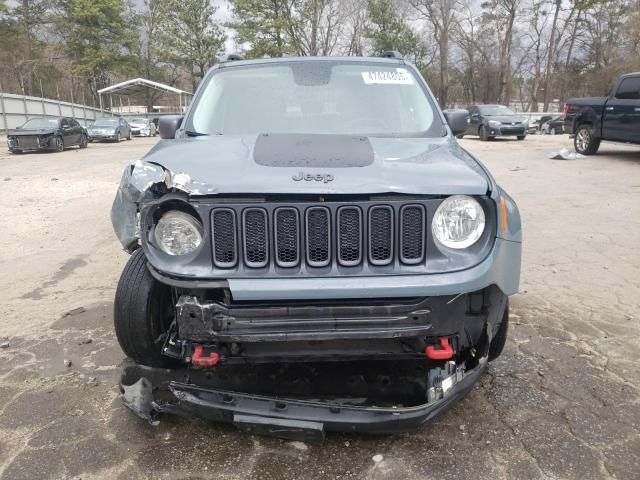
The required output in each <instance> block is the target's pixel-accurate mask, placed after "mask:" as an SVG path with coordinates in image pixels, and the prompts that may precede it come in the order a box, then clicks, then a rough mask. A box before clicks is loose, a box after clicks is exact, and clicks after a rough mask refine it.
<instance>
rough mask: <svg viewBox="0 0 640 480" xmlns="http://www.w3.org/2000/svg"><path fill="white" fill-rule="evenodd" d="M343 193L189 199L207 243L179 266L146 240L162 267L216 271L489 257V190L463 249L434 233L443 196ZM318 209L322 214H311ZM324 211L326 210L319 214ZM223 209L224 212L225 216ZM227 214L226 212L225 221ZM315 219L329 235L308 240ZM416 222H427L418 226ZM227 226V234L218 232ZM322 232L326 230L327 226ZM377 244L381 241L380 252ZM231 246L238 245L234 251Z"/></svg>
mask: <svg viewBox="0 0 640 480" xmlns="http://www.w3.org/2000/svg"><path fill="white" fill-rule="evenodd" d="M343 198H344V199H342V198H340V197H337V198H335V199H331V200H324V199H323V198H320V197H315V198H313V197H311V196H309V199H306V198H305V197H303V196H298V197H295V196H291V197H289V198H288V197H286V196H284V197H283V198H281V199H278V200H269V199H263V198H256V197H254V198H251V197H229V198H225V197H217V198H214V197H211V198H207V199H202V200H200V201H197V202H193V203H191V202H190V206H191V207H192V208H193V209H194V214H195V215H196V216H198V217H200V218H201V220H202V222H203V227H204V233H205V235H204V244H203V248H201V249H200V251H199V252H198V253H197V254H196V255H194V256H191V257H188V258H185V259H180V265H181V267H180V268H179V269H177V267H173V266H172V265H171V262H173V263H176V259H173V258H171V259H169V258H166V259H165V255H164V254H163V253H162V252H160V251H156V250H157V249H156V248H155V246H154V245H153V244H151V245H149V246H148V248H146V250H147V254H148V256H149V258H150V259H151V263H152V264H153V265H157V266H158V268H159V269H160V270H162V271H166V272H175V274H176V275H178V276H182V275H189V276H193V277H201V278H202V277H205V278H210V279H215V278H229V279H232V278H264V279H268V278H290V279H295V278H305V277H325V276H326V277H340V276H351V277H353V276H355V277H367V276H377V275H406V274H425V273H440V272H448V271H454V270H461V269H465V268H469V267H471V266H473V265H475V264H477V263H479V261H480V260H482V259H484V258H485V257H486V255H487V254H488V252H489V251H490V248H491V246H492V245H493V241H494V239H495V235H496V227H495V225H496V214H495V211H496V210H495V203H494V202H493V200H492V199H490V198H488V197H480V196H479V197H476V198H477V199H478V201H479V202H480V203H481V205H482V206H483V209H484V211H485V218H486V227H485V232H486V233H485V234H483V237H482V238H481V240H479V241H478V242H477V244H474V245H473V246H471V247H469V249H465V250H464V251H449V250H448V249H443V248H442V246H441V245H439V244H438V242H437V241H436V240H435V239H434V238H433V234H432V232H431V221H432V219H433V215H434V213H435V211H436V209H437V208H438V206H439V205H440V204H441V203H442V201H443V199H444V198H445V197H427V196H424V197H421V196H417V195H413V196H410V195H379V196H372V197H370V198H362V199H358V198H353V196H350V197H347V196H344V197H343ZM164 203H166V202H165V201H161V202H159V203H158V204H157V205H155V206H152V207H150V208H148V209H145V212H143V217H144V218H145V219H144V220H143V222H142V223H143V228H150V226H151V225H152V224H153V223H154V221H153V217H154V214H153V212H157V209H158V208H167V207H160V206H161V205H163V204H164ZM245 210H246V211H247V212H251V215H248V214H247V213H246V212H245ZM313 212H316V214H314V215H313V217H314V218H313V219H311V217H310V215H311V214H312V213H313ZM318 212H320V213H321V216H320V218H319V219H318V218H317V213H318ZM376 212H378V213H377V214H376ZM220 213H223V214H224V215H222V216H219V214H220ZM148 215H151V216H148ZM407 215H408V216H407ZM147 218H148V219H147ZM250 218H254V219H255V218H258V219H259V220H260V221H259V224H260V225H259V227H260V228H258V229H257V230H256V229H255V228H253V227H252V228H248V226H247V225H246V221H247V220H248V219H250ZM385 219H387V220H388V221H387V222H386V223H385V222H384V221H382V220H385ZM216 220H217V223H216ZM221 220H226V226H225V227H224V228H223V227H222V224H223V223H224V222H222V221H221ZM312 220H313V221H314V222H316V221H318V220H320V223H321V225H323V228H325V230H324V234H323V235H321V236H318V235H316V237H314V238H315V240H314V241H313V242H311V243H309V242H308V233H307V232H308V231H309V228H310V227H311V226H312V225H311V223H312ZM372 220H375V221H372ZM412 222H413V223H412ZM416 222H418V224H420V223H422V225H418V227H416V224H415V223H416ZM316 223H317V222H316ZM145 225H147V226H146V227H145ZM380 225H382V226H383V227H384V228H381V227H380ZM327 230H328V232H327ZM145 231H147V230H145ZM256 231H257V232H258V233H260V234H261V235H260V236H259V237H260V238H261V239H264V238H266V245H264V248H263V247H262V244H263V243H265V242H258V243H257V244H256V243H255V242H256ZM221 232H222V233H224V236H223V237H222V238H219V237H218V234H220V233H221ZM248 233H252V235H253V236H252V241H253V242H254V243H251V242H249V244H250V245H254V246H255V245H259V246H261V248H260V249H258V250H259V253H260V255H259V256H258V258H256V256H255V255H246V252H245V249H246V245H247V241H248V240H247V235H248ZM316 233H317V232H316ZM320 233H323V230H322V229H320ZM374 233H375V234H376V235H377V237H376V239H374ZM221 240H222V241H221ZM250 240H251V239H250ZM312 240H313V239H312ZM145 244H146V243H145ZM372 246H373V247H377V250H376V251H377V253H376V254H374V252H373V250H372ZM233 248H235V250H234V251H233V252H231V250H232V249H233ZM314 252H315V253H314ZM381 252H382V253H381ZM254 253H255V252H254ZM327 256H328V258H327ZM372 260H373V261H372ZM165 261H166V262H167V263H166V264H165V263H164V262H165ZM174 268H176V269H175V270H174ZM187 272H189V273H187Z"/></svg>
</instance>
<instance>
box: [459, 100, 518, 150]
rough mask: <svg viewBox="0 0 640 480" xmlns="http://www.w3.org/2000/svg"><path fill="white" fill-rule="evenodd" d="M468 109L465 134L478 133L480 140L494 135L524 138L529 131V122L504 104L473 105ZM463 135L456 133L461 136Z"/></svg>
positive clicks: (490, 138)
mask: <svg viewBox="0 0 640 480" xmlns="http://www.w3.org/2000/svg"><path fill="white" fill-rule="evenodd" d="M467 110H468V111H469V126H468V128H467V131H466V132H465V134H466V135H478V136H479V137H480V140H482V141H487V140H493V139H494V138H496V137H516V138H517V139H518V140H524V139H525V138H526V137H527V132H528V131H529V123H528V121H527V120H526V119H524V118H523V117H522V116H521V115H517V114H516V113H514V112H513V111H511V109H510V108H508V107H505V106H504V105H473V106H471V107H469V108H467ZM463 136H464V134H463V135H458V138H462V137H463Z"/></svg>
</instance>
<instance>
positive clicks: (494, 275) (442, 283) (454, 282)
mask: <svg viewBox="0 0 640 480" xmlns="http://www.w3.org/2000/svg"><path fill="white" fill-rule="evenodd" d="M521 255H522V244H521V243H520V242H515V241H510V240H505V239H503V238H500V237H498V238H496V240H495V244H494V246H493V248H492V249H491V251H490V252H489V254H488V255H487V257H486V258H485V259H484V260H483V261H482V262H480V263H479V264H478V265H475V266H474V267H471V268H468V269H465V270H460V271H457V272H448V273H433V274H415V275H379V276H368V277H346V276H345V277H318V278H229V279H227V280H219V279H207V278H193V277H175V276H171V275H168V274H165V273H163V272H161V271H159V270H157V269H155V268H153V267H151V266H150V270H151V273H152V274H153V275H154V276H155V277H156V279H157V280H159V281H160V282H162V283H164V284H166V285H170V286H173V287H176V288H197V289H201V288H221V287H225V288H228V289H229V292H230V293H231V295H232V297H233V299H234V300H236V301H272V300H275V301H280V300H323V299H327V298H330V299H354V298H408V297H409V298H411V297H426V296H436V295H458V294H460V293H469V292H474V291H476V290H481V289H483V288H486V287H488V286H490V285H496V286H497V287H498V288H499V289H500V290H501V291H502V292H503V293H504V294H506V295H514V294H516V293H518V288H519V282H520V263H521V261H520V260H521Z"/></svg>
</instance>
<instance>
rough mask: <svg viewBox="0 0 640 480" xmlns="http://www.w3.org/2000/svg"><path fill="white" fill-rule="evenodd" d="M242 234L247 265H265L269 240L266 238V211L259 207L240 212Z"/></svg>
mask: <svg viewBox="0 0 640 480" xmlns="http://www.w3.org/2000/svg"><path fill="white" fill-rule="evenodd" d="M242 231H243V236H244V262H245V263H246V264H247V266H249V267H253V268H261V267H264V266H266V265H267V261H268V254H267V249H268V248H269V247H268V245H269V243H268V242H269V240H268V239H267V212H266V211H264V210H263V209H261V208H247V209H246V210H244V211H243V212H242Z"/></svg>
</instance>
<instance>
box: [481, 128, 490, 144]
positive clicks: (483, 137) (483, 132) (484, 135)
mask: <svg viewBox="0 0 640 480" xmlns="http://www.w3.org/2000/svg"><path fill="white" fill-rule="evenodd" d="M478 136H479V137H480V140H481V141H483V142H486V141H488V140H489V136H488V135H487V130H486V129H485V128H484V125H483V126H481V127H480V130H479V131H478Z"/></svg>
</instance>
